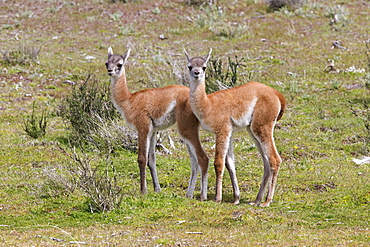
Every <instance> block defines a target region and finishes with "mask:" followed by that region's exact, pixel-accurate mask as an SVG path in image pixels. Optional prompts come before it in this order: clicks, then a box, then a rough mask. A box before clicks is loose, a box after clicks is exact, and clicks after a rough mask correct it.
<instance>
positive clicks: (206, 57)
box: [204, 48, 212, 64]
mask: <svg viewBox="0 0 370 247" xmlns="http://www.w3.org/2000/svg"><path fill="white" fill-rule="evenodd" d="M211 52H212V48H209V52H208V54H207V55H205V56H204V60H205V64H206V63H208V60H209V58H210V56H211Z"/></svg>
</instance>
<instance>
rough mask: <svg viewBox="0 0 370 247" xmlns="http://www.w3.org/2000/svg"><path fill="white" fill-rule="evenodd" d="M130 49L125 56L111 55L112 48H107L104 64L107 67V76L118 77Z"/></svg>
mask: <svg viewBox="0 0 370 247" xmlns="http://www.w3.org/2000/svg"><path fill="white" fill-rule="evenodd" d="M130 51H131V49H129V50H128V51H127V52H126V54H125V55H123V56H121V55H117V54H113V50H112V47H109V48H108V60H107V61H106V62H105V66H106V67H107V71H108V75H109V76H111V77H118V76H119V75H120V74H121V72H122V71H123V69H124V68H123V65H124V64H125V63H126V61H127V58H128V57H129V55H130Z"/></svg>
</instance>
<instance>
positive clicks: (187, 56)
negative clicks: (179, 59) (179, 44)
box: [183, 47, 190, 63]
mask: <svg viewBox="0 0 370 247" xmlns="http://www.w3.org/2000/svg"><path fill="white" fill-rule="evenodd" d="M183 50H184V54H185V56H186V59H187V60H188V63H190V58H189V54H188V53H187V52H186V50H185V47H184V48H183Z"/></svg>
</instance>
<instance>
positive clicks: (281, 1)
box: [265, 0, 307, 11]
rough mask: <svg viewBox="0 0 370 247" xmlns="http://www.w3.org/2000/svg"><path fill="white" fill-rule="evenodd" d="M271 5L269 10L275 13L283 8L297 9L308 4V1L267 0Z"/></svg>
mask: <svg viewBox="0 0 370 247" xmlns="http://www.w3.org/2000/svg"><path fill="white" fill-rule="evenodd" d="M265 1H266V3H268V4H269V9H271V10H273V11H275V10H279V9H281V8H283V7H287V8H288V9H296V8H298V7H301V6H302V5H303V4H305V3H306V1H307V0H265Z"/></svg>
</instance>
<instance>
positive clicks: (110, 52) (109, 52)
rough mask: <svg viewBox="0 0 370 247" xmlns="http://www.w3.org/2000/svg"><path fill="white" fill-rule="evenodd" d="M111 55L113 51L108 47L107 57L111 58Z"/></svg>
mask: <svg viewBox="0 0 370 247" xmlns="http://www.w3.org/2000/svg"><path fill="white" fill-rule="evenodd" d="M112 55H113V50H112V47H109V48H108V57H110V56H112Z"/></svg>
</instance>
